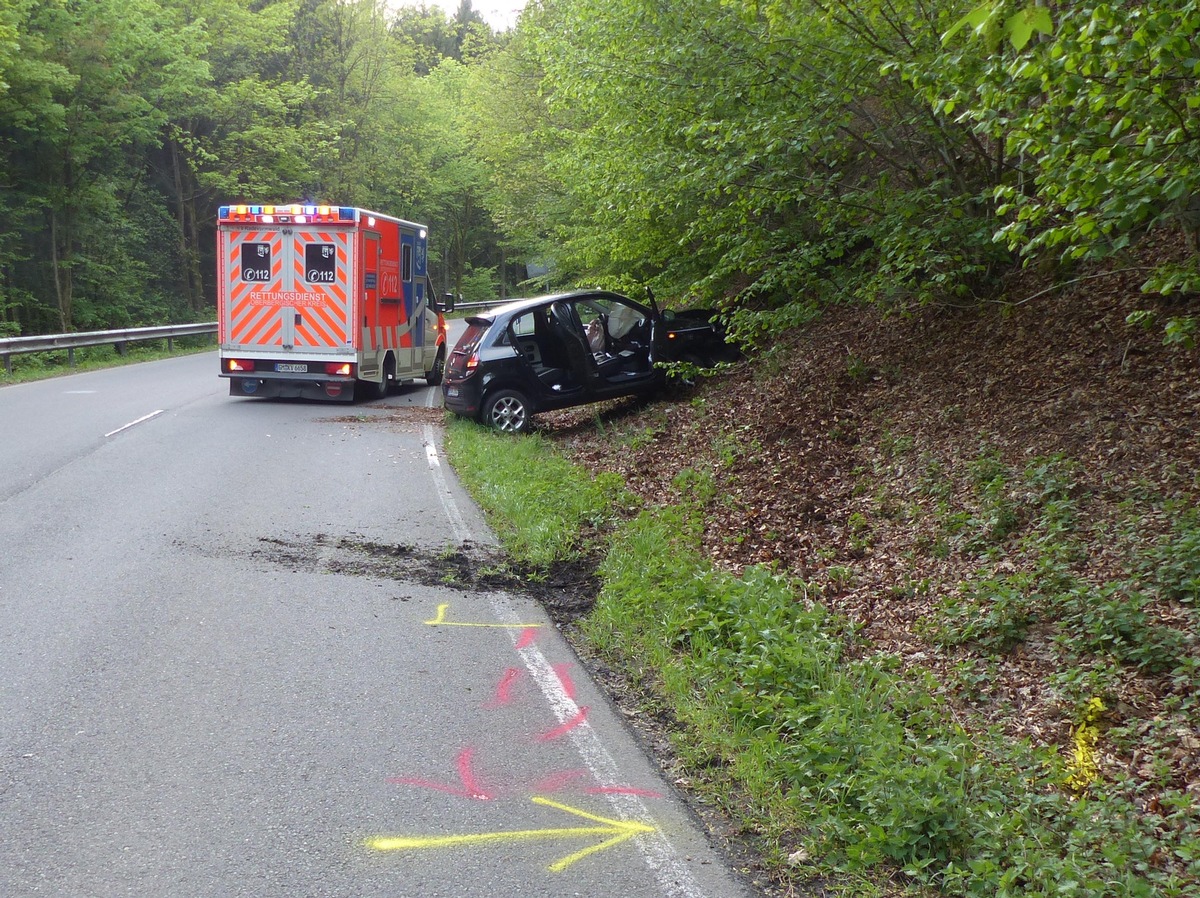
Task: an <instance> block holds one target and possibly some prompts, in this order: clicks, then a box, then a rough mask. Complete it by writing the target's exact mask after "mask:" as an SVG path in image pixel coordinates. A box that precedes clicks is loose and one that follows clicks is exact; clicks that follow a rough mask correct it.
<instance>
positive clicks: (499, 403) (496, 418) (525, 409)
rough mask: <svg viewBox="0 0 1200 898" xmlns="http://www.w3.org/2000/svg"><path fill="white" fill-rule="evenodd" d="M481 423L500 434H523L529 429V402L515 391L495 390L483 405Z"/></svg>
mask: <svg viewBox="0 0 1200 898" xmlns="http://www.w3.org/2000/svg"><path fill="white" fill-rule="evenodd" d="M480 417H481V418H482V420H483V423H484V424H486V425H487V426H488V427H490V428H492V430H498V431H500V432H501V433H524V432H525V431H527V430H528V429H529V417H530V412H529V400H528V399H526V398H525V397H524V395H522V394H521V393H518V392H517V391H516V390H497V391H496V392H495V393H492V394H491V395H490V396H488V398H487V401H486V402H484V404H483V414H482V415H481V416H480Z"/></svg>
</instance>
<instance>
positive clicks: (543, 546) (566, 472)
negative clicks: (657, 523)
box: [446, 419, 630, 567]
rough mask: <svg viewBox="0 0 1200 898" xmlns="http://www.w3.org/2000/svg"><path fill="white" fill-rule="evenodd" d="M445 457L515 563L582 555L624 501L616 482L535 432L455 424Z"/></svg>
mask: <svg viewBox="0 0 1200 898" xmlns="http://www.w3.org/2000/svg"><path fill="white" fill-rule="evenodd" d="M446 447H447V451H448V452H449V453H450V454H451V457H452V458H453V459H454V462H455V466H456V468H457V469H458V473H459V477H460V478H461V479H462V481H463V483H464V484H465V485H466V487H467V489H468V490H470V491H471V492H472V494H473V495H474V496H475V498H476V500H477V501H478V502H479V504H480V505H481V506H482V507H483V509H484V511H485V513H486V514H487V516H488V523H489V524H490V525H491V526H492V529H494V530H495V531H496V533H497V535H498V536H499V537H500V538H501V540H502V541H503V542H504V544H505V547H506V548H507V549H508V551H509V552H510V553H512V554H513V555H514V556H515V557H516V558H517V559H518V560H520V561H522V562H525V563H527V564H530V565H533V566H534V567H544V566H546V565H548V564H551V563H553V562H555V561H561V560H563V559H566V558H568V557H570V556H571V555H572V554H573V553H578V552H583V551H586V550H587V548H588V546H589V538H588V536H587V534H589V533H592V532H596V531H603V530H604V529H605V528H606V527H607V526H609V525H610V524H611V523H612V522H613V520H615V518H616V516H617V515H618V513H619V511H620V508H621V507H622V505H626V504H628V503H629V502H630V497H629V495H628V493H627V492H626V491H625V489H624V486H623V484H622V483H621V480H620V478H619V477H616V476H615V475H608V476H600V477H597V478H592V477H591V476H590V475H589V474H588V473H587V472H586V471H583V470H581V469H579V468H577V467H575V466H573V465H571V464H570V463H569V462H567V461H566V460H565V459H563V458H561V457H559V456H557V455H555V454H554V453H553V452H552V451H551V449H550V446H549V444H548V443H546V442H545V441H544V440H543V439H542V438H541V437H539V436H538V435H537V434H530V435H525V436H518V437H513V436H508V435H505V434H497V433H494V432H492V431H490V430H487V429H485V428H483V427H481V426H479V425H477V424H474V423H473V422H470V421H465V420H462V419H456V420H453V421H451V422H450V423H449V425H448V426H447V428H446Z"/></svg>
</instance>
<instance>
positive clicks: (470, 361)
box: [446, 316, 492, 378]
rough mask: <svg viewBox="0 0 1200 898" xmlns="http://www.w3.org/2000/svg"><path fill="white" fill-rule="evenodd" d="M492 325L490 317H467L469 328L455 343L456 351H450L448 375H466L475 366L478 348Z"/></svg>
mask: <svg viewBox="0 0 1200 898" xmlns="http://www.w3.org/2000/svg"><path fill="white" fill-rule="evenodd" d="M491 326H492V319H490V318H480V317H476V316H472V317H471V318H468V319H467V329H466V330H465V331H464V332H463V335H462V336H461V337H459V338H458V343H457V344H456V345H455V347H454V351H453V352H451V353H450V358H448V359H447V360H446V376H447V377H454V378H462V377H465V376H466V375H467V374H468V373H469V372H470V370H471V369H472V368H474V367H475V362H476V361H477V358H476V350H478V349H479V341H480V340H482V339H483V335H484V334H485V333H487V329H488V328H489V327H491Z"/></svg>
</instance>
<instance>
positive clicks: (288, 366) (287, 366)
mask: <svg viewBox="0 0 1200 898" xmlns="http://www.w3.org/2000/svg"><path fill="white" fill-rule="evenodd" d="M275 370H276V371H277V372H279V373H280V374H307V373H308V365H297V364H293V363H291V362H276V363H275Z"/></svg>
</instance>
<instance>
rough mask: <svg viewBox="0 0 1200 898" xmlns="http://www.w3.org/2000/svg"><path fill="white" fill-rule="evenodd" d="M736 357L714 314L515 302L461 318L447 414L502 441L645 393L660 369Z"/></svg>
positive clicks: (623, 302)
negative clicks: (542, 418)
mask: <svg viewBox="0 0 1200 898" xmlns="http://www.w3.org/2000/svg"><path fill="white" fill-rule="evenodd" d="M736 356H737V351H736V350H735V349H733V348H732V347H731V346H730V345H729V344H728V343H727V342H726V340H725V337H724V332H723V330H722V329H721V327H720V325H719V324H718V323H717V322H716V321H714V318H713V315H712V313H710V312H708V311H705V310H691V311H686V312H672V311H670V310H660V309H659V308H658V307H657V304H656V303H655V302H654V298H653V295H650V305H643V304H642V303H639V302H635V301H634V300H632V299H629V298H628V297H626V296H622V295H620V294H619V293H612V292H609V291H606V290H584V291H575V292H572V293H560V294H556V295H554V296H542V297H538V298H536V299H521V300H516V301H514V302H510V303H508V304H506V305H503V306H499V307H497V308H496V309H494V310H492V311H490V312H488V313H486V314H482V315H475V316H472V317H470V318H468V319H467V330H466V332H465V333H464V334H463V335H462V337H461V338H460V339H459V341H458V345H456V346H455V347H454V351H453V352H452V353H451V354H450V358H449V359H447V362H446V370H445V377H444V380H443V382H442V395H443V397H444V399H445V405H446V408H447V409H449V410H450V411H452V412H455V413H456V414H459V415H462V416H464V417H469V418H474V419H476V420H478V421H481V422H482V423H484V424H487V425H488V426H490V427H492V428H494V429H496V430H499V431H503V432H506V433H522V432H524V431H525V430H527V429H528V428H529V425H530V419H531V418H532V417H533V416H534V415H536V414H537V413H538V412H544V411H550V410H552V409H560V408H567V407H570V406H576V405H583V404H585V403H589V402H599V401H600V400H603V399H613V398H616V397H619V396H631V395H638V394H649V393H651V392H653V391H654V390H656V389H657V388H658V387H659V386H661V385H662V382H663V378H664V371H663V369H662V367H661V366H660V365H659V364H658V363H660V362H663V363H669V362H688V363H691V364H693V365H696V366H699V367H711V366H712V365H715V364H717V363H718V362H722V361H732V360H733V359H734V358H736Z"/></svg>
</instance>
